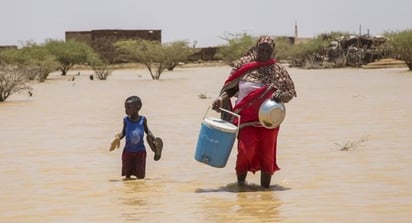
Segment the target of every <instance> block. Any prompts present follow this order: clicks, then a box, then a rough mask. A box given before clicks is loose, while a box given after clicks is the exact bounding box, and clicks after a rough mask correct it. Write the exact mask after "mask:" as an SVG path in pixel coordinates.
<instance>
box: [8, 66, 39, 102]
mask: <svg viewBox="0 0 412 223" xmlns="http://www.w3.org/2000/svg"><path fill="white" fill-rule="evenodd" d="M28 82H29V80H28V79H27V76H26V75H25V74H24V72H23V71H22V70H21V69H18V68H17V67H16V66H0V102H3V101H5V100H6V99H7V98H8V97H9V96H10V95H12V94H15V93H18V92H21V91H24V90H27V91H29V90H31V89H32V88H31V87H30V86H29V85H28Z"/></svg>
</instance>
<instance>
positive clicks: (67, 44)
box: [45, 40, 94, 75]
mask: <svg viewBox="0 0 412 223" xmlns="http://www.w3.org/2000/svg"><path fill="white" fill-rule="evenodd" d="M45 46H46V48H47V49H48V50H49V52H51V54H52V55H54V56H55V57H56V61H57V62H59V64H60V66H59V70H60V71H61V72H62V75H66V74H67V72H68V71H69V70H70V69H71V68H72V67H73V66H74V65H76V64H78V65H81V64H85V63H87V62H88V59H89V58H90V55H91V54H93V53H94V50H93V49H92V48H91V47H89V46H88V45H87V44H85V43H80V42H77V41H74V40H68V41H62V40H47V41H46V44H45Z"/></svg>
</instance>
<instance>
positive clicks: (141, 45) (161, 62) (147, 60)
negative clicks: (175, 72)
mask: <svg viewBox="0 0 412 223" xmlns="http://www.w3.org/2000/svg"><path fill="white" fill-rule="evenodd" d="M115 47H116V49H117V50H118V51H119V53H120V54H121V55H120V56H121V57H123V58H126V59H128V60H129V61H134V62H139V63H143V64H144V65H145V66H146V68H147V69H148V70H149V72H150V75H151V77H152V79H153V80H159V79H160V75H161V74H162V73H163V72H164V71H165V70H166V69H168V68H171V67H174V66H176V64H177V63H178V62H182V61H184V60H187V58H188V56H189V55H190V54H191V50H190V49H189V46H188V45H187V43H186V42H184V41H175V42H171V43H166V44H161V43H159V42H157V41H150V40H143V39H140V40H121V41H118V42H116V43H115Z"/></svg>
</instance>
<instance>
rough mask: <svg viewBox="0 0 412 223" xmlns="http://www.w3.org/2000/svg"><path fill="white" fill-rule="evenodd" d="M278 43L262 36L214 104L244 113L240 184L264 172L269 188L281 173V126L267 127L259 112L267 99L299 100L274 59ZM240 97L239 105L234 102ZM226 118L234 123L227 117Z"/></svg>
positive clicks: (238, 163) (263, 179) (240, 137)
mask: <svg viewBox="0 0 412 223" xmlns="http://www.w3.org/2000/svg"><path fill="white" fill-rule="evenodd" d="M274 46H275V44H274V41H273V39H272V38H271V37H270V36H267V35H264V36H261V37H260V38H259V39H258V41H257V43H256V46H255V47H253V48H252V49H251V50H249V51H248V53H247V54H246V56H244V57H242V58H240V59H239V60H238V61H237V62H236V63H235V65H234V67H233V69H232V71H231V73H230V76H229V77H228V79H227V80H226V81H225V83H224V85H223V87H222V90H221V91H220V95H219V97H218V98H217V99H216V100H215V101H214V102H213V109H214V110H216V111H219V108H220V107H223V108H225V109H229V110H231V111H233V112H235V113H237V114H240V120H236V119H234V120H233V122H234V123H235V124H237V123H238V122H239V121H240V123H239V124H240V131H239V135H238V155H237V160H236V174H237V180H238V184H239V185H242V184H244V183H245V180H246V175H247V172H248V171H251V172H253V173H255V172H256V171H259V170H260V171H261V177H260V184H261V186H262V187H265V188H268V187H269V186H270V181H271V178H272V175H273V173H274V172H275V171H277V170H279V167H278V165H277V162H276V144H277V136H278V132H279V127H277V128H274V129H270V128H265V127H263V126H262V125H261V124H260V122H259V119H258V111H259V107H260V105H261V104H262V103H263V101H264V100H266V99H268V98H272V99H273V100H276V101H278V102H283V103H287V102H289V101H290V100H291V99H292V98H293V97H296V91H295V86H294V83H293V81H292V79H291V78H290V76H289V74H288V72H287V71H286V69H285V68H284V67H283V66H282V65H280V64H279V63H277V62H276V61H275V60H274V59H273V58H272V55H273V50H274ZM233 96H236V97H237V99H236V102H235V106H234V107H232V105H231V100H230V98H232V97H233ZM222 118H223V119H225V120H230V118H231V117H228V115H227V114H225V113H222Z"/></svg>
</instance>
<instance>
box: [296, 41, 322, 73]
mask: <svg viewBox="0 0 412 223" xmlns="http://www.w3.org/2000/svg"><path fill="white" fill-rule="evenodd" d="M327 45H328V42H327V41H325V40H324V39H323V38H322V37H320V36H318V37H317V38H314V39H311V40H309V41H307V42H304V43H299V44H295V45H293V47H292V48H291V52H290V55H291V57H292V58H293V60H294V61H293V63H295V64H296V66H305V67H308V68H313V67H314V66H315V63H316V62H319V61H318V58H319V53H320V52H321V51H322V50H324V49H325V48H326V46H327Z"/></svg>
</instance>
